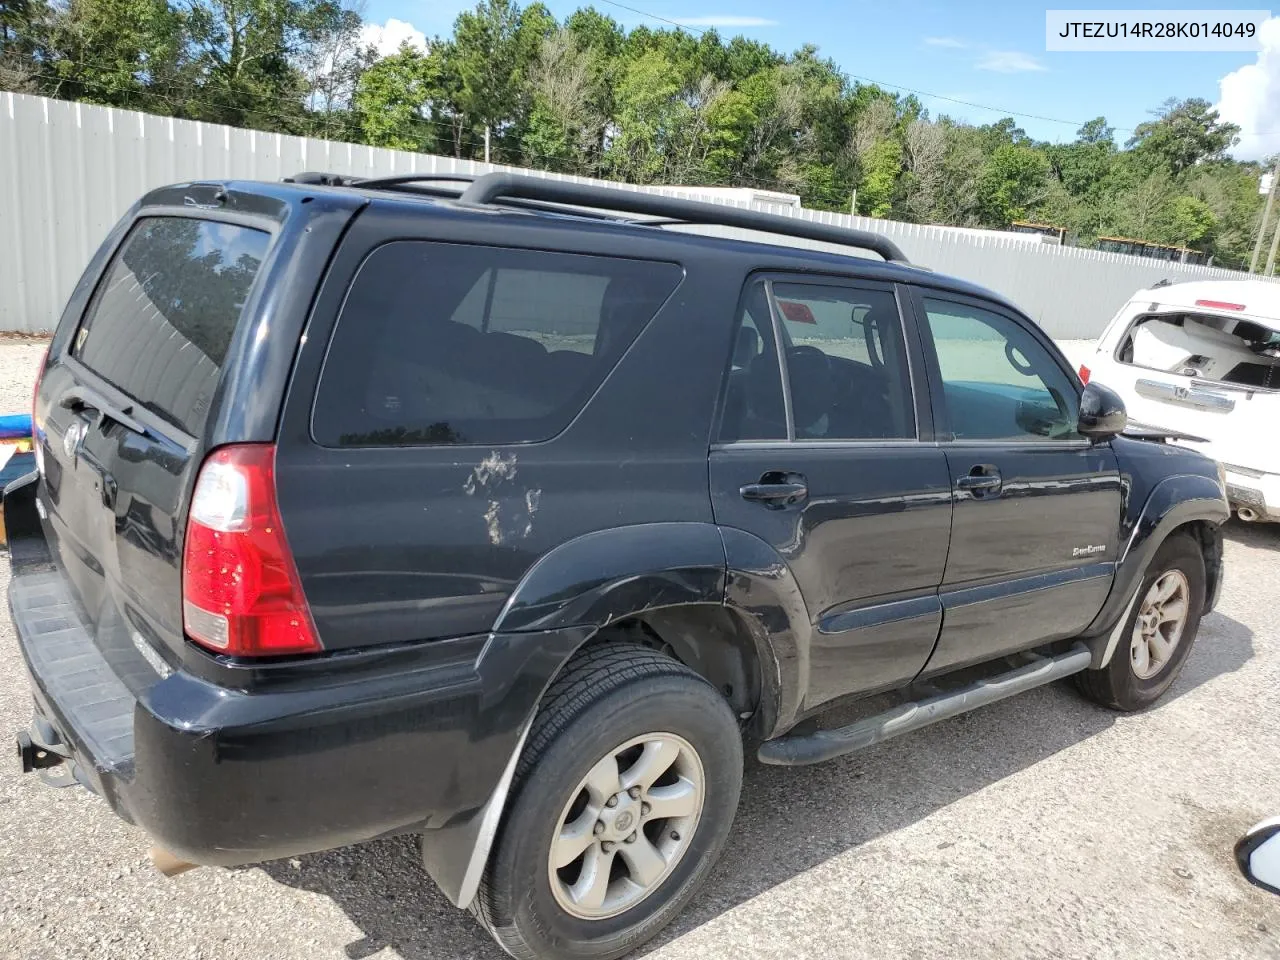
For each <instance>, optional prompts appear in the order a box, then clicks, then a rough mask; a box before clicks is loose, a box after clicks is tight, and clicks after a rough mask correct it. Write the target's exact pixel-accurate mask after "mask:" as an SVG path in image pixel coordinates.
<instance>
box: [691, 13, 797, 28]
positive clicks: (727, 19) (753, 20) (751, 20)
mask: <svg viewBox="0 0 1280 960" xmlns="http://www.w3.org/2000/svg"><path fill="white" fill-rule="evenodd" d="M675 22H676V23H678V24H680V26H682V27H776V26H777V25H778V21H777V20H766V19H765V18H764V17H735V16H731V15H725V16H719V15H714V14H713V15H712V16H709V17H676V18H675Z"/></svg>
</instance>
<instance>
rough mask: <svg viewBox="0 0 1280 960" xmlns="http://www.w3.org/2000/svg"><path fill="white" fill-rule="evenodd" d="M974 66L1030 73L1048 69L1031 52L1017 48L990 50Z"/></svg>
mask: <svg viewBox="0 0 1280 960" xmlns="http://www.w3.org/2000/svg"><path fill="white" fill-rule="evenodd" d="M974 66H975V67H977V69H979V70H990V71H991V72H992V73H1032V72H1035V71H1038V70H1048V69H1049V68H1048V67H1046V66H1045V65H1044V64H1043V63H1041V62H1040V61H1039V60H1037V59H1036V58H1035V57H1033V56H1031V54H1029V53H1020V52H1018V51H1017V50H992V51H991V52H990V53H987V54H984V55H983V57H982V59H981V60H979V61H978V62H977V63H976V64H974Z"/></svg>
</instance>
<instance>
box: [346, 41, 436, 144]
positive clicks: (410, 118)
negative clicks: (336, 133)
mask: <svg viewBox="0 0 1280 960" xmlns="http://www.w3.org/2000/svg"><path fill="white" fill-rule="evenodd" d="M430 93H431V86H430V81H429V78H428V68H427V58H426V56H424V55H423V54H421V53H419V52H418V51H417V50H415V49H413V48H412V47H410V46H409V45H408V44H404V45H403V46H401V47H400V50H399V51H398V52H397V53H394V54H392V55H391V56H389V57H383V58H382V59H381V60H379V61H377V62H376V63H375V64H373V66H371V67H370V68H369V69H368V70H366V71H364V73H363V74H361V76H360V79H359V82H358V83H357V84H356V90H355V97H354V104H355V112H356V116H357V117H358V119H359V122H360V129H361V130H362V131H363V132H364V139H365V142H366V143H370V144H372V145H373V146H375V147H390V148H392V149H395V150H422V149H424V147H426V146H427V145H428V141H429V139H430V137H429V127H428V125H427V122H426V120H427V118H426V116H425V115H424V111H425V110H426V108H427V104H428V101H429V100H430ZM432 145H434V144H432Z"/></svg>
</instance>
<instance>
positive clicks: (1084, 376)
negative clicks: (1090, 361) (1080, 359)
mask: <svg viewBox="0 0 1280 960" xmlns="http://www.w3.org/2000/svg"><path fill="white" fill-rule="evenodd" d="M1080 382H1081V383H1088V382H1089V368H1088V367H1086V366H1085V365H1084V364H1083V363H1082V364H1080Z"/></svg>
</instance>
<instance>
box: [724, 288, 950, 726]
mask: <svg viewBox="0 0 1280 960" xmlns="http://www.w3.org/2000/svg"><path fill="white" fill-rule="evenodd" d="M903 324H904V318H903V316H902V314H901V312H900V310H899V292H898V290H896V289H895V287H894V286H893V285H892V284H887V283H875V282H869V281H867V282H863V281H855V280H844V279H822V278H814V277H790V276H772V277H768V278H759V279H755V280H752V281H751V282H750V283H749V285H748V287H747V290H746V292H745V295H744V298H743V301H742V304H741V306H740V307H739V316H738V320H737V328H736V330H737V332H736V334H735V337H734V340H733V343H734V350H733V357H732V361H731V364H730V370H729V373H728V378H727V384H726V389H725V396H724V402H723V413H722V416H721V424H720V428H719V438H718V442H717V443H716V444H715V446H714V447H713V449H712V453H711V492H712V501H713V505H714V508H715V515H716V522H717V523H719V524H721V525H722V526H728V527H737V528H739V529H742V530H746V531H748V532H750V533H753V534H755V535H756V536H758V537H760V538H761V539H763V540H765V541H766V542H767V543H769V544H770V545H771V546H772V547H773V548H774V549H775V550H776V551H777V552H778V554H779V555H781V556H782V557H783V559H784V560H785V561H786V563H787V565H788V567H789V568H790V569H791V571H792V573H793V574H794V576H795V578H796V582H797V583H798V584H799V587H800V590H801V592H802V593H803V595H804V600H805V604H806V606H807V608H808V611H809V615H810V617H811V619H812V623H813V633H812V635H811V644H810V651H809V656H810V662H809V688H808V691H807V694H806V701H805V704H804V706H805V708H806V709H811V708H813V707H816V706H818V705H820V704H822V703H825V702H828V701H831V700H834V699H836V698H837V697H840V696H843V695H846V694H853V693H866V692H870V691H874V690H880V689H886V688H890V687H893V686H896V685H898V684H901V683H903V682H905V681H908V680H910V679H911V677H912V676H914V675H915V674H916V673H917V672H918V671H919V670H920V668H921V667H922V666H923V665H924V663H925V661H926V659H927V658H928V656H929V653H930V651H931V650H932V649H933V645H934V641H935V640H936V639H937V635H938V626H939V624H940V622H941V606H940V603H939V600H938V584H939V582H940V581H941V579H942V574H943V566H944V563H945V560H946V555H947V542H948V539H949V536H950V532H951V489H950V482H949V478H948V473H947V461H946V457H945V455H944V454H943V453H942V451H941V450H939V449H938V448H937V447H936V446H934V445H932V444H931V443H930V442H929V441H930V440H931V439H932V436H931V429H932V428H931V420H930V412H929V409H928V405H927V399H926V398H927V390H926V389H925V386H924V384H925V381H924V379H923V371H922V370H920V369H919V366H920V365H919V364H918V363H917V364H915V365H914V366H913V365H912V364H911V362H910V359H909V357H908V351H907V344H908V342H909V341H908V338H907V336H906V335H905V330H904V325H903ZM912 337H914V333H912ZM779 344H780V345H781V349H779V346H778V345H779ZM779 355H781V357H782V358H783V362H782V363H781V364H780V363H779ZM784 384H785V387H784ZM917 401H919V402H917Z"/></svg>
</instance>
